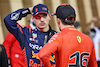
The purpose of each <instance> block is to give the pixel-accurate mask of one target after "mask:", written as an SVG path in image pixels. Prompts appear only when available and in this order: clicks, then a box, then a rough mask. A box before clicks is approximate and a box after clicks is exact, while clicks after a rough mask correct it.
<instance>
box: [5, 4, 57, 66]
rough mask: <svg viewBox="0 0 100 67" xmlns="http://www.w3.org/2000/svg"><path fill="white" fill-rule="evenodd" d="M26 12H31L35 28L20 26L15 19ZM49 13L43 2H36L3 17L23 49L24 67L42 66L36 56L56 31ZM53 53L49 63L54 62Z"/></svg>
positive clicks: (18, 18) (20, 17)
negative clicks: (32, 5) (51, 25)
mask: <svg viewBox="0 0 100 67" xmlns="http://www.w3.org/2000/svg"><path fill="white" fill-rule="evenodd" d="M28 14H30V15H31V14H32V20H33V21H34V22H35V24H36V28H35V29H31V28H28V27H22V26H20V25H19V24H18V23H17V21H18V20H21V19H22V18H23V17H25V16H27V15H28ZM50 20H51V15H50V13H49V10H48V7H47V6H46V5H45V4H37V5H35V6H34V7H30V8H27V9H25V8H22V9H19V10H16V11H15V12H12V13H10V14H9V15H7V16H6V17H5V19H4V22H5V25H6V27H7V29H8V30H9V32H10V33H12V34H13V35H14V36H15V38H16V39H17V40H18V41H19V43H20V46H21V49H22V50H23V54H24V59H25V67H42V62H40V59H39V57H38V53H39V51H40V49H41V48H42V47H43V46H44V45H45V44H46V43H47V42H48V40H49V39H50V38H51V37H52V36H53V35H54V34H55V33H57V32H56V31H54V30H53V29H52V28H51V27H50V25H49V21H50ZM54 59H55V58H54V55H52V56H51V60H50V61H51V64H52V65H53V64H55V60H54Z"/></svg>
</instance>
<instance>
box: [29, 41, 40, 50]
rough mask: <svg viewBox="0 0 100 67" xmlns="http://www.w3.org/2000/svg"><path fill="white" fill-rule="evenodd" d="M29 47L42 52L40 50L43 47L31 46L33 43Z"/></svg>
mask: <svg viewBox="0 0 100 67" xmlns="http://www.w3.org/2000/svg"><path fill="white" fill-rule="evenodd" d="M29 46H30V47H31V48H32V49H36V50H40V49H41V48H42V46H39V45H34V44H31V43H29Z"/></svg>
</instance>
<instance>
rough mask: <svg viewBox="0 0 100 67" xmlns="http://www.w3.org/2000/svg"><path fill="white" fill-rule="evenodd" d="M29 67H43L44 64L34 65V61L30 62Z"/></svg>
mask: <svg viewBox="0 0 100 67" xmlns="http://www.w3.org/2000/svg"><path fill="white" fill-rule="evenodd" d="M29 66H30V67H42V62H40V64H37V63H34V61H33V60H32V59H30V60H29Z"/></svg>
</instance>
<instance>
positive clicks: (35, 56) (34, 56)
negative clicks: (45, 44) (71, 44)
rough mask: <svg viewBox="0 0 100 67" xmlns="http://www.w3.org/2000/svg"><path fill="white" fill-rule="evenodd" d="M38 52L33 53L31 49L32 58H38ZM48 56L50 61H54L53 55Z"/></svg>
mask: <svg viewBox="0 0 100 67" xmlns="http://www.w3.org/2000/svg"><path fill="white" fill-rule="evenodd" d="M38 54H39V53H34V51H32V58H36V59H39V57H38ZM49 58H50V61H52V62H55V60H54V59H55V55H53V56H50V57H49Z"/></svg>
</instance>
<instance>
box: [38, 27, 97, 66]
mask: <svg viewBox="0 0 100 67" xmlns="http://www.w3.org/2000/svg"><path fill="white" fill-rule="evenodd" d="M51 53H54V54H55V59H56V67H97V62H96V57H95V50H94V44H93V42H92V40H91V39H90V38H89V37H88V36H87V35H85V34H83V33H81V32H79V31H77V30H76V28H75V27H66V28H64V29H62V30H61V32H60V33H58V34H55V35H54V36H53V37H52V38H51V39H50V40H49V42H48V43H47V44H46V45H45V46H44V47H43V48H42V49H41V50H40V52H39V57H40V58H41V60H42V62H43V63H44V67H50V66H51V64H50V61H49V56H50V55H51Z"/></svg>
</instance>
